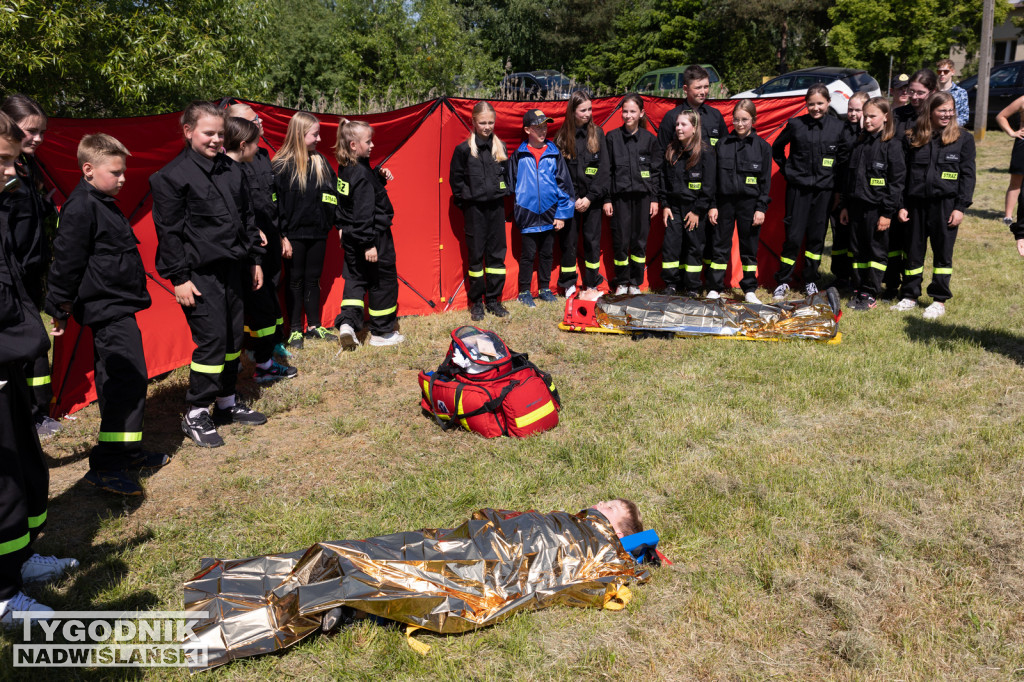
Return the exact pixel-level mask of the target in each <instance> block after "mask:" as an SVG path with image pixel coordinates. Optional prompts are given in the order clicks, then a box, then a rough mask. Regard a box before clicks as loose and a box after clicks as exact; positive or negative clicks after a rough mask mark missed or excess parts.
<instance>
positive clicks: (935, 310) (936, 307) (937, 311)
mask: <svg viewBox="0 0 1024 682" xmlns="http://www.w3.org/2000/svg"><path fill="white" fill-rule="evenodd" d="M945 314H946V304H945V303H940V302H939V301H935V302H934V303H932V304H931V305H930V306H928V307H927V308H925V309H924V319H926V320H934V319H935V318H937V317H942V316H943V315H945Z"/></svg>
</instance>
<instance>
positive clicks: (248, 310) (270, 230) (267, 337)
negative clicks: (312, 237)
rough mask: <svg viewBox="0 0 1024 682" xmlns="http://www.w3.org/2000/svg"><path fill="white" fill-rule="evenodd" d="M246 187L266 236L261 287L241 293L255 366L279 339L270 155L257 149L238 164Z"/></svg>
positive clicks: (277, 233) (277, 242) (276, 243)
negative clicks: (248, 160) (244, 161)
mask: <svg viewBox="0 0 1024 682" xmlns="http://www.w3.org/2000/svg"><path fill="white" fill-rule="evenodd" d="M241 167H242V172H243V173H244V174H245V179H246V183H247V184H248V186H249V195H250V198H251V200H252V208H253V214H254V217H255V220H256V227H257V228H259V229H260V230H262V231H263V234H265V235H266V236H267V248H266V251H267V252H266V254H264V256H263V259H262V268H263V286H262V287H260V288H259V289H257V290H256V291H253V290H252V287H247V288H246V291H245V329H246V333H247V334H248V337H249V338H248V341H247V344H246V345H247V346H248V347H249V348H250V349H251V350H252V354H253V359H254V360H255V361H256V362H257V363H263V362H266V361H267V360H269V359H270V358H271V356H272V355H273V354H274V346H275V345H277V344H278V343H279V342H280V341H281V340H282V339H281V327H282V326H283V325H284V319H283V318H282V317H281V299H280V297H279V296H278V291H279V288H280V286H281V230H280V227H279V226H278V219H277V192H276V191H275V187H274V169H273V168H272V167H271V165H270V153H269V152H267V150H266V149H263V148H262V147H260V148H259V149H258V150H257V151H256V156H255V158H253V160H252V163H243V164H241Z"/></svg>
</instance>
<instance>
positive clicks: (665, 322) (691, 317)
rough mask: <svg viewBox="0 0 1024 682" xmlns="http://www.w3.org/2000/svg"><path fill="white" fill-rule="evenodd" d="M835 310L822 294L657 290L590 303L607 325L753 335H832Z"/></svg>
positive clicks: (600, 321) (835, 328)
mask: <svg viewBox="0 0 1024 682" xmlns="http://www.w3.org/2000/svg"><path fill="white" fill-rule="evenodd" d="M838 300H839V299H838V296H836V299H835V303H836V304H837V305H838ZM836 312H837V311H836V309H835V308H834V307H833V305H832V304H831V303H830V301H829V297H828V294H827V293H826V292H818V293H816V294H814V295H813V296H810V297H809V298H805V299H798V300H793V301H781V302H778V303H773V304H771V305H768V304H763V303H761V304H759V303H745V302H742V301H734V300H731V299H726V298H720V299H715V300H706V299H696V298H687V297H685V296H663V295H660V294H637V295H625V296H602V297H601V298H600V299H598V301H597V303H596V307H595V317H596V319H597V322H598V324H600V325H601V326H602V327H604V328H606V329H621V330H624V331H630V332H637V331H650V332H671V333H674V334H676V335H678V336H742V337H748V338H754V339H768V338H801V339H831V338H833V337H835V335H836V332H837V331H838V323H837V322H836Z"/></svg>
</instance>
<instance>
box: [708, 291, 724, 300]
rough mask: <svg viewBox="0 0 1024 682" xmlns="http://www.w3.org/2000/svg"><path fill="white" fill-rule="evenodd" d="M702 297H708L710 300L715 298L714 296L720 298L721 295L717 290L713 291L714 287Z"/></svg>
mask: <svg viewBox="0 0 1024 682" xmlns="http://www.w3.org/2000/svg"><path fill="white" fill-rule="evenodd" d="M704 298H710V299H711V300H714V299H716V298H722V295H721V294H719V293H718V292H717V291H715V290H714V289H712V290H711V291H709V292H708V295H707V296H705V297H704Z"/></svg>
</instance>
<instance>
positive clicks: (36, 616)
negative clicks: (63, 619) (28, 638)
mask: <svg viewBox="0 0 1024 682" xmlns="http://www.w3.org/2000/svg"><path fill="white" fill-rule="evenodd" d="M17 611H27V612H28V613H29V620H30V621H32V622H33V623H35V622H36V621H40V620H48V619H50V618H53V609H51V608H50V607H49V606H44V605H43V604H40V603H39V602H37V601H36V600H35V599H33V598H32V597H30V596H28V595H27V594H25V593H24V592H19V593H17V594H16V595H14V596H13V597H11V598H10V599H8V600H7V601H0V627H3V628H5V629H8V630H13V629H14V628H19V627H21V626H22V624H23V623H24V622H25V621H24V620H23V619H21V618H15V617H14V614H15V612H17Z"/></svg>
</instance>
